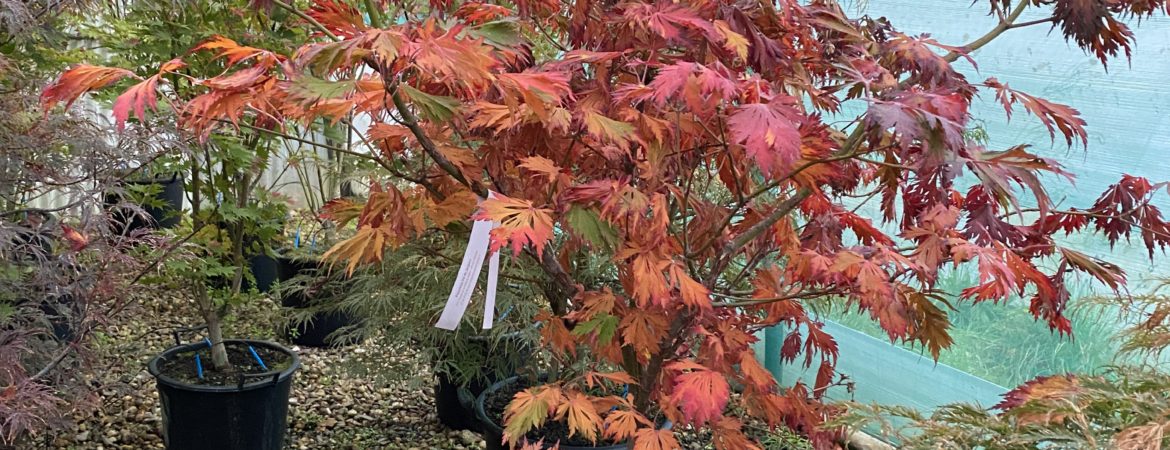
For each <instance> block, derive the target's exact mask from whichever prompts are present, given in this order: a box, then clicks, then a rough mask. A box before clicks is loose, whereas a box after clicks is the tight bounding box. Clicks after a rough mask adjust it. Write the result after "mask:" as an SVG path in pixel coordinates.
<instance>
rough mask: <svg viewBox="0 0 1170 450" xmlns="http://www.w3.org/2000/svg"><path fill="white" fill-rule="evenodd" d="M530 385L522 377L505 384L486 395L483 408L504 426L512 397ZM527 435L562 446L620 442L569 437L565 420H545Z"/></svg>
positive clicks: (585, 445) (575, 436)
mask: <svg viewBox="0 0 1170 450" xmlns="http://www.w3.org/2000/svg"><path fill="white" fill-rule="evenodd" d="M529 385H530V383H528V381H527V380H526V379H524V378H523V377H521V378H520V379H519V380H518V382H516V383H511V384H508V385H505V386H503V387H502V388H500V389H499V390H497V391H495V392H491V393H489V394H488V395H487V396H486V397H484V404H483V409H484V412H485V413H487V416H488V418H490V419H492V421H493V422H495V423H496V425H499V426H500V427H501V428H502V427H503V426H504V410H506V409H507V408H508V403H510V402H511V401H512V397H515V396H516V393H517V392H520V391H523V390H524V389H527V388H528V387H529ZM525 437H526V438H528V440H530V441H533V442H535V441H538V440H540V439H544V442H546V443H556V442H560V444H561V446H562V447H563V446H566V445H571V446H574V447H604V446H608V445H617V444H618V443H617V442H613V441H609V440H605V439H598V440H597V442H596V443H593V442H589V440H588V439H585V438H584V437H582V436H580V435H574V436H573V437H569V425H568V424H567V423H565V422H559V421H553V420H549V421H547V422H545V423H544V426H543V427H541V428H539V429H536V430H532V431H531V432H529V433H528V434H527V435H525Z"/></svg>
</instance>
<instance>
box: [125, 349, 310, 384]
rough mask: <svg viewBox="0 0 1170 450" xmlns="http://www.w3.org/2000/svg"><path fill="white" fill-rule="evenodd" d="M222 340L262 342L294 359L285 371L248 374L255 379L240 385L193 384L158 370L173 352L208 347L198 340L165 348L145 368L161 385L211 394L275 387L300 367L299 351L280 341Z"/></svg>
mask: <svg viewBox="0 0 1170 450" xmlns="http://www.w3.org/2000/svg"><path fill="white" fill-rule="evenodd" d="M223 342H224V343H225V344H228V343H237V344H238V343H243V344H248V345H252V346H257V345H259V346H263V347H268V348H272V349H275V350H277V351H280V352H282V353H284V354H286V355H288V356H289V357H290V358H292V362H291V363H290V364H289V366H288V367H287V368H285V369H284V370H273V371H269V372H264V373H258V374H253V375H249V376H248V378H250V379H254V380H256V381H252V382H247V383H242V384H241V385H230V386H209V385H197V384H190V383H187V382H184V381H181V380H178V379H175V378H172V377H170V376H167V375H166V374H163V373H162V371H161V370H160V369H159V367H158V366H159V364H160V363H161V362H162V361H163V360H164V359H165V358H167V357H169V356H171V355H174V354H176V353H182V352H186V351H192V350H198V349H201V348H204V347H206V346H207V344H205V343H202V342H198V343H194V344H182V345H176V346H174V347H171V348H168V349H166V350H164V351H163V352H162V353H160V354H158V355H155V357H153V358H151V359H150V362H148V363H147V364H146V370H147V371H148V372H150V374H151V375H152V376H154V378H155V380H157V381H158V383H159V384H163V385H166V386H169V387H172V388H176V389H182V390H185V391H194V392H206V393H211V394H226V393H236V392H245V391H251V390H256V389H262V388H266V387H270V386H274V385H276V384H280V383H283V382H284V381H285V380H288V379H289V378H291V377H292V375H293V372H296V371H297V369H300V368H301V359H300V357H298V356H297V354H296V352H293V351H292V350H289V349H288V348H285V347H284V346H283V345H280V344H277V343H275V342H272V341H261V340H257V339H224V340H223Z"/></svg>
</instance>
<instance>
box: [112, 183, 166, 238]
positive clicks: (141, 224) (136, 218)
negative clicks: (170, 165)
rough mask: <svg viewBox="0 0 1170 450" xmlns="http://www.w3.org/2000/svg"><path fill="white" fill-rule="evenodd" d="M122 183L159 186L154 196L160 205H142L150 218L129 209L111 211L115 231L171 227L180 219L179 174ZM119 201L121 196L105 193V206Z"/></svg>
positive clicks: (127, 231)
mask: <svg viewBox="0 0 1170 450" xmlns="http://www.w3.org/2000/svg"><path fill="white" fill-rule="evenodd" d="M122 183H123V184H124V185H129V186H149V185H156V186H159V187H160V189H159V190H158V192H157V194H155V196H154V198H155V200H157V201H158V202H160V203H161V204H162V205H161V206H146V205H144V206H143V207H142V209H143V210H145V211H146V213H147V214H149V215H150V219H145V218H143V217H142V216H140V215H137V214H134V213H133V212H130V211H120V210H116V211H113V218H114V221H113V224H112V227H113V231H114V232H115V233H117V234H122V235H124V234H127V233H129V232H131V231H134V230H138V229H141V228H173V227H175V226H176V225H178V224H179V221H180V219H181V217H180V214H179V212H180V211H182V209H183V179H182V178H180V177H179V174H173V175H171V178H170V179H166V178H159V179H147V180H129V181H123V182H122ZM120 202H121V198H120V196H118V195H117V194H109V195H106V199H105V203H106V206H108V207H113V206H114V205H117V204H118V203H120Z"/></svg>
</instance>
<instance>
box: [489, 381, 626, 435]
mask: <svg viewBox="0 0 1170 450" xmlns="http://www.w3.org/2000/svg"><path fill="white" fill-rule="evenodd" d="M519 381H520V377H511V378H508V379H506V380H502V381H500V382H497V383H496V384H493V385H491V386H489V387H488V388H487V389H485V390H484V391H483V393H481V394H479V397H476V399H475V417H476V418H477V419H479V422H480V424H479V426H480V432H481V433H482V434H483V440H484V441H485V442H487V450H508V447H507V445H504V444H503V443H502V442H503V440H504V427H503V426H501V425H500V423H498V422H502V420H501V419H502V418H500V417H488V412H487V409H486V408H485V406H484V405H485V404H486V402H487V398H488V397H489V396H491V395H492V394H493V393H495V392H497V391H499V390H500V389H503V388H504V387H505V386H509V385H511V384H513V383H517V382H519ZM554 446H556V442H548V440H547V439H546V440H545V443H544V448H545V449H552V448H553V447H554ZM558 448H560V450H629V448H630V447H629V445H627V444H616V445H602V446H590V447H581V446H575V445H564V444H562V445H560V447H558Z"/></svg>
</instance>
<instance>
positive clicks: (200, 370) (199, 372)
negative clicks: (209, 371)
mask: <svg viewBox="0 0 1170 450" xmlns="http://www.w3.org/2000/svg"><path fill="white" fill-rule="evenodd" d="M195 374H196V375H198V376H199V379H200V380H202V379H203V361H200V360H199V354H198V353H196V354H195Z"/></svg>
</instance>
